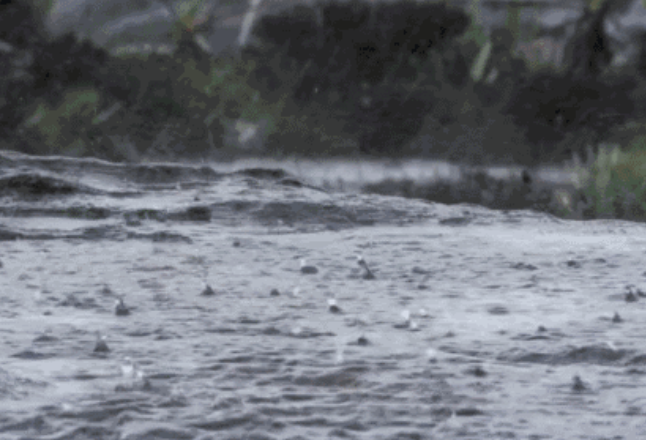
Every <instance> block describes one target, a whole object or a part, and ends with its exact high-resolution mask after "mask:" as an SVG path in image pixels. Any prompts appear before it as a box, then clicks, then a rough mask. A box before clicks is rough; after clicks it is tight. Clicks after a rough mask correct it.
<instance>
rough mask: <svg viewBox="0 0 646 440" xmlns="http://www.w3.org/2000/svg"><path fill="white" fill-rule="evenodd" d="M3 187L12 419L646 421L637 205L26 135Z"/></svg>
mask: <svg viewBox="0 0 646 440" xmlns="http://www.w3.org/2000/svg"><path fill="white" fill-rule="evenodd" d="M0 194H1V196H2V198H1V199H0V200H1V201H0V210H1V211H0V240H1V241H0V249H1V254H0V261H1V263H2V267H0V283H1V285H0V300H1V303H0V304H1V305H0V439H2V440H4V439H52V440H53V439H61V440H63V439H65V440H68V439H70V440H80V439H203V440H206V439H318V438H350V439H355V438H356V439H435V438H438V439H441V438H446V439H452V438H467V439H484V438H491V439H503V438H507V439H511V438H523V439H525V438H531V439H609V438H612V439H636V438H644V437H645V436H646V419H645V418H644V414H645V413H646V397H645V396H646V365H645V364H646V342H644V337H643V335H644V334H646V320H645V319H644V315H646V298H644V296H646V294H645V293H643V292H642V290H646V282H645V281H646V280H645V279H644V275H645V272H644V270H645V268H644V257H645V251H644V249H646V246H645V245H646V235H645V232H646V228H644V226H643V225H640V224H634V223H628V222H615V221H612V222H611V221H594V222H569V221H562V220H557V219H555V218H553V217H550V216H547V215H543V214H536V213H532V212H529V211H517V212H495V211H490V210H487V209H483V208H479V207H474V206H466V205H462V206H453V207H448V206H444V205H439V204H432V203H425V202H421V201H411V200H404V199H400V198H395V197H380V196H372V195H360V194H349V193H345V194H344V193H332V192H328V191H324V190H322V189H319V188H317V187H314V186H311V185H309V184H308V183H307V182H304V181H301V180H298V179H296V178H294V177H293V176H292V175H289V174H287V173H284V172H282V171H280V170H261V169H247V170H242V171H236V172H230V173H226V172H222V171H215V170H214V168H213V167H209V166H201V167H200V166H182V165H169V164H159V165H119V164H111V163H106V162H101V161H96V160H74V159H62V158H32V157H29V156H23V155H19V154H16V153H9V152H3V153H1V154H0ZM358 255H361V256H362V257H363V260H361V262H362V264H358V260H357V256H358ZM302 260H306V261H302ZM302 266H304V267H302ZM314 268H315V269H314ZM371 275H372V276H371ZM206 285H208V286H209V287H210V289H208V288H207V287H206ZM627 285H633V286H632V287H630V288H628V287H626V286H627ZM640 289H641V290H640ZM120 299H122V300H123V306H125V307H126V308H127V310H128V313H127V314H126V313H125V312H124V313H120V314H117V313H116V311H115V310H116V308H115V303H118V301H119V300H120Z"/></svg>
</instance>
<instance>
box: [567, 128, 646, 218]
mask: <svg viewBox="0 0 646 440" xmlns="http://www.w3.org/2000/svg"><path fill="white" fill-rule="evenodd" d="M577 171H578V174H579V182H580V186H579V188H578V189H579V191H580V192H581V194H582V195H583V197H584V200H585V212H584V214H585V215H586V216H587V217H591V218H621V219H627V220H641V221H643V220H644V219H646V136H639V137H637V138H635V139H634V140H633V141H632V142H631V144H630V145H629V146H628V149H627V151H622V149H621V148H620V147H619V146H614V147H604V148H601V149H600V151H599V152H598V154H597V155H596V158H595V160H594V162H593V163H592V165H591V166H587V167H582V166H579V167H578V168H577Z"/></svg>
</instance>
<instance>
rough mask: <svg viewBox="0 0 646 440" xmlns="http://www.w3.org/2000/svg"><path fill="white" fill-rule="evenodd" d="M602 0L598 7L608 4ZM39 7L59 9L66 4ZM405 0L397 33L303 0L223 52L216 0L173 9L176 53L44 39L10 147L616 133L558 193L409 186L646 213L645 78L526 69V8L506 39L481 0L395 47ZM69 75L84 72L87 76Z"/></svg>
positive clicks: (462, 152)
mask: <svg viewBox="0 0 646 440" xmlns="http://www.w3.org/2000/svg"><path fill="white" fill-rule="evenodd" d="M607 1H610V0H607ZM588 3H589V12H590V14H595V13H597V12H598V11H602V10H603V7H604V6H606V5H607V3H605V2H604V0H589V1H588ZM35 4H36V5H37V7H36V10H37V11H39V13H43V11H47V10H48V8H51V5H52V2H51V1H50V0H42V1H39V2H38V3H35ZM402 5H403V6H402V8H403V9H402V8H400V9H401V10H403V11H404V12H401V13H398V14H399V15H397V14H394V13H393V11H394V10H391V9H388V8H389V7H390V6H380V7H382V8H383V9H382V10H379V11H381V12H379V11H378V13H377V15H376V16H377V17H379V14H382V15H384V16H387V17H391V18H393V19H392V20H391V21H392V23H394V24H392V27H393V28H392V29H391V28H388V29H386V28H384V27H383V26H381V27H380V26H377V27H374V26H373V27H370V26H371V25H369V24H367V23H368V22H369V21H367V20H365V17H367V15H366V14H367V12H366V11H369V9H368V8H369V6H368V3H364V2H361V1H359V0H356V1H353V2H349V3H347V4H346V5H344V6H339V5H334V4H328V6H326V8H327V9H322V11H323V12H322V14H323V22H324V23H326V24H325V26H328V27H325V26H323V27H322V28H320V29H319V28H317V26H318V25H317V23H318V21H317V20H318V18H316V17H315V14H313V12H312V11H313V9H311V8H309V7H305V6H299V7H298V8H294V9H293V10H292V11H291V12H289V11H288V13H287V14H286V15H283V16H275V17H268V18H266V19H264V20H261V21H260V22H259V23H258V25H257V27H256V28H255V29H254V33H255V37H256V41H257V43H256V44H255V45H254V46H250V47H248V48H246V49H245V50H243V51H242V52H241V53H240V54H235V55H234V54H223V55H221V56H220V57H217V58H215V57H212V56H210V55H208V54H207V53H206V52H205V51H204V50H203V49H202V48H201V47H200V44H199V41H200V38H199V37H200V36H201V35H200V33H201V32H202V30H203V27H204V26H206V24H205V23H206V22H205V20H204V17H203V8H204V2H203V1H200V0H192V1H190V2H186V3H185V4H183V6H182V7H177V8H175V6H173V5H171V6H170V8H171V9H172V12H173V13H174V14H175V16H176V23H175V26H174V27H173V29H172V31H171V36H172V38H173V40H174V41H175V43H176V44H177V46H178V50H176V51H175V52H174V53H170V54H162V53H155V52H151V53H125V52H124V53H121V54H120V55H118V56H109V55H108V54H107V53H105V51H102V50H101V49H97V48H94V47H92V46H91V45H90V44H89V43H87V42H78V41H76V39H75V38H74V37H70V36H64V37H61V38H59V39H58V40H56V41H53V42H44V41H41V42H39V43H38V44H40V45H41V46H42V47H40V48H39V49H37V50H35V52H37V53H39V54H41V55H40V56H38V57H35V58H36V62H35V64H34V66H32V67H31V70H30V75H31V76H32V77H33V78H34V80H33V83H30V84H29V87H28V90H29V91H28V93H27V92H25V90H27V88H22V89H21V87H23V86H24V85H23V84H17V83H16V82H15V80H13V79H8V78H9V77H10V75H5V77H4V78H3V79H2V84H1V86H2V88H3V89H2V90H3V91H4V95H5V96H6V97H7V98H6V100H5V102H4V104H2V106H0V113H2V115H1V120H0V122H1V123H2V127H0V128H2V129H3V130H4V132H5V134H6V135H7V136H5V137H6V138H11V139H15V142H14V143H13V144H8V143H7V142H5V145H6V146H7V147H10V148H17V149H21V150H23V151H26V152H29V153H35V154H63V155H70V156H96V157H101V158H106V159H110V160H121V161H123V160H127V161H141V160H147V159H166V160H169V159H170V160H174V159H180V158H181V159H198V158H203V159H214V158H215V159H224V158H227V157H236V156H239V155H242V154H245V153H244V152H243V151H241V150H240V148H239V144H240V142H239V140H238V139H236V137H237V132H236V127H237V126H240V125H244V124H242V122H244V123H245V124H262V125H263V127H264V131H263V133H262V136H263V139H262V142H260V144H261V145H262V149H261V150H254V151H253V154H255V155H263V154H265V155H270V156H274V157H276V156H282V155H302V156H316V157H322V156H356V155H357V154H359V153H369V154H371V155H377V156H385V157H405V156H423V157H427V158H428V157H433V158H437V159H446V160H452V161H459V162H460V163H464V164H486V163H507V164H511V163H515V164H523V165H526V166H533V165H537V164H539V163H542V162H545V161H562V160H563V159H567V158H569V157H571V156H572V154H574V155H580V154H582V153H583V152H584V151H586V150H587V149H588V148H590V147H592V148H593V149H594V148H597V146H598V145H605V144H608V143H611V144H616V143H618V144H619V145H620V146H621V148H619V147H615V148H614V149H611V150H610V151H608V150H606V149H604V148H601V149H600V151H599V153H598V154H597V156H596V158H595V159H594V160H590V161H589V162H588V163H587V164H585V165H583V164H580V165H578V167H577V168H576V171H577V173H578V174H579V176H580V182H579V185H578V186H577V187H576V188H570V189H568V190H563V189H559V190H558V191H556V190H554V191H552V193H550V194H549V195H547V196H546V195H545V194H542V195H540V196H539V195H537V194H532V192H531V191H528V189H527V188H525V187H523V186H522V185H521V186H518V187H514V188H510V187H504V186H503V187H500V188H498V187H497V186H496V185H498V183H495V182H493V181H489V180H487V179H483V178H481V177H482V176H480V177H477V176H476V177H477V178H476V177H474V176H473V175H469V176H470V177H468V178H467V181H466V183H464V185H463V187H459V188H453V189H451V188H444V187H441V188H440V187H438V188H435V189H429V188H417V187H415V185H413V184H411V183H410V182H404V183H403V184H402V185H403V189H402V188H399V189H397V190H396V191H399V193H403V194H406V195H408V196H416V197H425V198H431V199H433V200H442V201H445V202H449V201H450V200H451V199H453V200H458V201H470V202H474V203H483V200H485V199H492V194H494V195H495V196H493V199H492V200H493V201H492V202H491V203H488V204H489V205H490V206H493V207H500V206H502V205H504V204H501V203H498V202H496V200H498V201H500V200H512V199H514V200H515V199H518V198H528V197H529V198H531V197H534V198H535V200H536V203H537V206H542V207H543V208H545V209H548V210H550V211H551V212H555V213H557V214H558V215H562V216H566V217H571V218H593V217H603V218H608V217H619V218H628V219H644V218H646V205H645V203H646V189H645V188H644V185H645V184H644V182H645V181H646V159H645V154H646V153H645V152H646V145H644V143H645V142H646V128H645V127H646V124H644V123H643V122H642V121H644V120H646V107H644V106H643V104H641V102H642V101H643V99H641V98H643V97H645V96H646V81H645V80H644V77H643V74H639V73H636V72H635V70H634V68H630V67H627V68H625V69H618V68H614V67H613V68H610V67H608V66H604V65H602V66H601V67H600V68H597V67H595V66H596V65H595V66H592V67H595V68H597V70H593V69H592V67H590V69H589V70H590V72H587V74H588V75H589V76H586V77H585V80H582V79H581V78H580V77H577V76H574V74H573V73H571V72H575V67H576V68H577V69H579V70H581V65H577V66H574V67H572V68H571V72H570V71H568V69H570V67H571V66H556V65H553V64H551V63H549V62H543V63H541V62H540V60H538V61H539V62H526V61H525V60H523V59H522V56H521V54H518V53H516V52H515V48H516V47H517V44H518V42H520V41H521V40H524V39H526V38H529V37H532V36H533V35H530V34H532V31H531V29H530V30H527V29H523V28H522V26H521V21H520V17H521V16H520V11H521V8H520V7H519V6H518V4H515V3H510V5H509V6H508V18H507V20H506V27H505V28H504V29H499V30H496V31H494V32H493V33H492V34H491V35H487V34H486V33H485V31H484V30H483V28H482V26H481V25H480V23H479V14H480V13H479V2H478V1H474V2H473V3H472V10H471V11H470V14H471V16H470V20H469V19H468V17H467V18H464V17H462V15H460V14H463V13H462V12H460V13H458V12H455V11H454V10H451V9H450V8H445V6H444V5H443V3H439V2H438V3H431V4H429V5H426V6H424V7H425V8H427V9H424V11H426V13H427V14H426V15H427V16H428V17H432V20H431V21H428V22H426V21H420V22H419V26H418V28H419V29H424V30H425V31H427V32H430V33H429V34H428V35H427V34H422V33H420V34H419V35H416V37H415V38H418V39H417V40H414V39H410V40H403V42H402V41H397V44H393V40H392V39H391V37H390V35H391V34H396V33H397V31H398V29H397V28H396V26H397V25H398V23H399V24H401V23H408V21H407V20H408V19H409V18H410V17H409V16H412V17H417V16H423V15H424V14H419V13H418V12H417V10H416V9H415V8H418V7H419V6H414V4H413V3H407V2H405V3H402ZM400 6H401V5H400ZM290 14H291V15H290ZM335 14H336V15H335ZM348 14H350V16H352V17H353V18H354V19H356V20H355V22H353V24H352V26H349V27H348V28H347V29H344V30H343V32H337V31H338V30H337V29H336V28H335V27H334V26H341V25H342V24H343V23H346V21H347V20H345V19H344V21H338V17H347V16H348ZM405 14H409V16H406V15H405ZM335 17H337V18H335ZM407 17H408V18H407ZM416 19H417V18H416ZM444 19H446V20H447V21H446V23H450V24H451V26H452V27H451V26H449V27H447V25H446V24H445V22H443V21H442V20H444ZM326 20H327V21H326ZM335 20H337V21H335ZM398 20H399V21H398ZM207 21H208V20H207ZM593 21H594V20H593ZM345 25H347V23H346V24H345ZM422 25H423V26H422ZM389 26H390V24H389ZM406 26H408V24H406ZM590 26H593V25H590ZM435 27H436V28H437V29H442V32H441V33H440V32H439V31H438V34H437V35H440V36H439V37H438V36H437V35H435V34H433V33H432V32H433V31H432V30H433V29H435ZM284 29H291V30H292V31H293V32H292V33H291V34H290V33H284V32H283V31H281V30H284ZM429 29H430V30H429ZM594 30H595V29H594V28H591V31H590V32H592V31H594ZM281 32H283V33H281ZM389 32H390V34H389ZM420 32H421V31H420ZM366 35H367V36H368V37H362V38H364V39H363V40H362V39H359V37H358V36H366ZM384 35H385V36H384ZM447 35H448V36H447ZM3 38H5V37H3ZM6 38H8V37H6ZM355 41H356V42H358V43H356V44H355V43H354V42H355ZM420 41H427V42H428V44H427V45H426V46H424V45H423V44H421V43H420ZM12 44H16V45H17V44H18V43H13V42H12ZM51 47H56V48H57V49H56V51H54V50H51ZM43 48H44V49H43ZM38 50H40V52H38ZM48 51H49V52H55V53H66V51H67V52H68V53H69V59H64V60H60V59H49V58H48V57H47V56H44V55H43V54H46V53H47V52H48ZM347 60H351V61H350V62H348V61H347ZM534 61H535V60H534ZM593 61H594V60H593ZM573 63H574V62H573ZM591 63H592V61H590V62H589V63H588V64H590V65H592V64H591ZM60 66H66V67H60ZM70 66H71V67H70ZM584 67H585V66H584ZM605 67H607V68H605ZM65 69H67V70H65ZM70 69H77V70H78V72H81V73H82V74H78V75H76V77H75V78H74V79H71V76H69V75H67V74H66V72H67V71H69V70H70ZM631 69H633V70H631ZM579 70H576V71H577V72H578V71H579ZM583 70H584V71H585V69H583ZM584 73H585V72H584ZM44 78H46V79H44ZM39 81H40V82H39ZM41 83H42V84H41ZM580 84H584V89H585V90H583V89H582V87H581V86H580ZM21 90H22V92H21ZM595 96H596V98H595ZM9 135H10V136H9ZM466 174H468V173H466ZM469 179H471V180H469ZM473 182H479V183H477V185H476V184H474V183H473ZM483 182H484V183H483ZM390 185H391V189H392V188H395V187H397V185H395V184H394V183H392V182H391V183H390ZM474 185H475V186H474ZM496 188H497V189H496ZM373 190H375V191H380V192H383V191H386V192H387V191H388V190H387V189H384V188H381V189H379V188H373ZM473 194H477V196H473ZM474 197H475V198H474ZM485 204H486V203H485ZM505 206H516V202H512V203H511V204H507V205H505ZM144 214H145V215H148V213H139V214H138V215H139V216H141V215H144Z"/></svg>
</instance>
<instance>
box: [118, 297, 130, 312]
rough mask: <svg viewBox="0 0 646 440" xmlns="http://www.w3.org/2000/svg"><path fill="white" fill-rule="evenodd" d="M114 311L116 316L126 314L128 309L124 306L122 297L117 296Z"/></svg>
mask: <svg viewBox="0 0 646 440" xmlns="http://www.w3.org/2000/svg"><path fill="white" fill-rule="evenodd" d="M114 313H115V315H117V316H128V315H129V314H130V310H129V309H128V307H126V304H125V303H124V302H123V298H119V299H118V300H117V302H116V303H115V305H114Z"/></svg>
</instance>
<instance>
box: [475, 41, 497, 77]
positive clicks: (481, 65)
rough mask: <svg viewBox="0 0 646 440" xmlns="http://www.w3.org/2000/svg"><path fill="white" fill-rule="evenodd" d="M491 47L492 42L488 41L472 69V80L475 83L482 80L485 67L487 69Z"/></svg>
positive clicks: (481, 49)
mask: <svg viewBox="0 0 646 440" xmlns="http://www.w3.org/2000/svg"><path fill="white" fill-rule="evenodd" d="M491 47H492V44H491V41H487V42H486V43H485V45H484V46H482V47H481V48H480V52H479V53H478V56H477V57H476V59H475V61H474V63H473V66H472V67H471V79H472V80H473V82H479V81H480V80H481V79H482V76H483V75H484V71H485V67H487V62H488V61H489V57H490V56H491Z"/></svg>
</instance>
